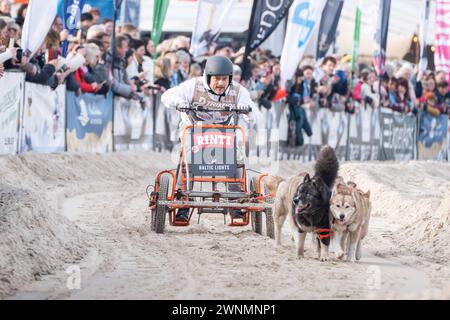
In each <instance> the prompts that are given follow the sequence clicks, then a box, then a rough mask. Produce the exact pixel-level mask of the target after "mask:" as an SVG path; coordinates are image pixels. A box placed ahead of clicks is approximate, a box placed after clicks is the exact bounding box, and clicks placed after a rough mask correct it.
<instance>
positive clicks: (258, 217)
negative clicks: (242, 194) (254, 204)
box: [250, 177, 263, 235]
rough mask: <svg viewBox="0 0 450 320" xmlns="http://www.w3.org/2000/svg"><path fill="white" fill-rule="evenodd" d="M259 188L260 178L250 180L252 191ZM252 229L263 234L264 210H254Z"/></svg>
mask: <svg viewBox="0 0 450 320" xmlns="http://www.w3.org/2000/svg"><path fill="white" fill-rule="evenodd" d="M257 190H258V179H257V178H256V177H253V178H252V180H250V191H257ZM252 229H253V231H255V232H256V233H257V234H261V235H262V234H263V232H262V212H254V211H252Z"/></svg>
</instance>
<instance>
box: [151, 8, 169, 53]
mask: <svg viewBox="0 0 450 320" xmlns="http://www.w3.org/2000/svg"><path fill="white" fill-rule="evenodd" d="M168 7H169V0H155V1H154V3H153V28H152V42H153V44H154V46H155V54H154V59H155V60H156V58H157V53H156V46H157V45H158V44H159V40H160V39H161V32H162V27H163V24H164V20H165V18H166V13H167V8H168Z"/></svg>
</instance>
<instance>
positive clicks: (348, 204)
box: [330, 177, 371, 262]
mask: <svg viewBox="0 0 450 320" xmlns="http://www.w3.org/2000/svg"><path fill="white" fill-rule="evenodd" d="M370 211H371V203H370V191H368V192H367V193H364V192H363V191H361V190H360V189H358V188H357V187H356V184H355V183H354V182H347V183H344V181H343V179H342V178H340V177H338V178H337V183H336V186H335V188H334V190H333V195H332V196H331V201H330V224H331V229H332V230H333V237H332V241H333V247H334V250H335V252H336V257H337V258H338V259H343V258H344V254H346V259H347V261H351V262H353V261H355V259H356V260H360V259H361V246H362V240H363V239H364V237H365V236H366V235H367V232H368V230H369V220H370Z"/></svg>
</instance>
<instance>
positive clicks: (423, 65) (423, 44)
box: [418, 0, 431, 79]
mask: <svg viewBox="0 0 450 320" xmlns="http://www.w3.org/2000/svg"><path fill="white" fill-rule="evenodd" d="M430 7H431V0H425V10H424V12H423V16H422V20H421V22H420V35H419V39H420V63H419V76H418V78H419V79H421V78H422V75H423V73H424V72H425V70H426V69H427V66H428V53H427V45H428V41H429V39H428V30H429V25H430Z"/></svg>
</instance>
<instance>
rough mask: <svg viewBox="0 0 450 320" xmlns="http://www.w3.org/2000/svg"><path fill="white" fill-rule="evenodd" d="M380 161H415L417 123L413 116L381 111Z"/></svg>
mask: <svg viewBox="0 0 450 320" xmlns="http://www.w3.org/2000/svg"><path fill="white" fill-rule="evenodd" d="M380 130H381V142H380V160H392V161H394V160H397V161H407V160H414V159H415V150H414V149H415V141H416V132H417V121H416V117H415V116H413V115H405V114H400V113H398V112H393V111H392V110H389V109H385V108H382V109H381V110H380Z"/></svg>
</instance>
